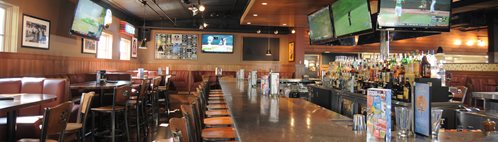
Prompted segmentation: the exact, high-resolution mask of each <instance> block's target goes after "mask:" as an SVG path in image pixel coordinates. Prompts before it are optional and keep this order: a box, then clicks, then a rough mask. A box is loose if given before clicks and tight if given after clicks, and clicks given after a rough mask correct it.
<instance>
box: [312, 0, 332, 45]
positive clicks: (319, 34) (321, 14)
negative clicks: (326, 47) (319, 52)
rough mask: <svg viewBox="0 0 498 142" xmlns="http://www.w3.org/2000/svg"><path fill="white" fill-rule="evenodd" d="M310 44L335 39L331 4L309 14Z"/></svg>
mask: <svg viewBox="0 0 498 142" xmlns="http://www.w3.org/2000/svg"><path fill="white" fill-rule="evenodd" d="M308 26H309V29H310V44H320V43H324V42H327V41H330V40H333V39H334V31H333V27H332V19H330V9H329V6H327V7H324V8H322V9H319V10H317V11H315V12H313V13H311V14H310V15H308Z"/></svg>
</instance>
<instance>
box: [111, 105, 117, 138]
mask: <svg viewBox="0 0 498 142" xmlns="http://www.w3.org/2000/svg"><path fill="white" fill-rule="evenodd" d="M111 119H112V120H111V122H112V126H111V141H112V142H115V138H116V112H114V111H113V112H111Z"/></svg>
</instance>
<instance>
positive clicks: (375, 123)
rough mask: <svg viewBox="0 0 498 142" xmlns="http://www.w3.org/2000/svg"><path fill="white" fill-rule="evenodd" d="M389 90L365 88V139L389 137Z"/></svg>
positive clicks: (385, 138)
mask: <svg viewBox="0 0 498 142" xmlns="http://www.w3.org/2000/svg"><path fill="white" fill-rule="evenodd" d="M391 95H392V93H391V90H390V89H377V88H370V89H368V90H367V141H379V140H386V141H388V140H390V138H391Z"/></svg>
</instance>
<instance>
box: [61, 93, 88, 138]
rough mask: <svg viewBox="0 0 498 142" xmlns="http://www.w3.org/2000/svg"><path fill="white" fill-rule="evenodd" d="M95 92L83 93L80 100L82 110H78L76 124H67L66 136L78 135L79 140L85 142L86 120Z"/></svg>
mask: <svg viewBox="0 0 498 142" xmlns="http://www.w3.org/2000/svg"><path fill="white" fill-rule="evenodd" d="M94 96H95V92H89V93H83V94H82V95H81V100H80V109H79V110H78V117H77V119H76V122H75V123H67V127H66V131H65V134H75V133H78V134H77V137H76V138H77V140H78V141H81V142H85V137H86V124H87V123H86V120H87V118H88V112H90V105H91V104H92V101H93V97H94Z"/></svg>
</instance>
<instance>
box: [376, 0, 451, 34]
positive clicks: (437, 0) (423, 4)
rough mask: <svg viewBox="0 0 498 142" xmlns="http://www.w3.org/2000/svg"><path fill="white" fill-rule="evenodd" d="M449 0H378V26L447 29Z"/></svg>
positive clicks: (449, 8)
mask: <svg viewBox="0 0 498 142" xmlns="http://www.w3.org/2000/svg"><path fill="white" fill-rule="evenodd" d="M450 20H451V0H380V1H379V15H378V17H377V22H378V28H379V29H388V28H394V30H408V31H449V30H450Z"/></svg>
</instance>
